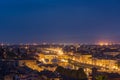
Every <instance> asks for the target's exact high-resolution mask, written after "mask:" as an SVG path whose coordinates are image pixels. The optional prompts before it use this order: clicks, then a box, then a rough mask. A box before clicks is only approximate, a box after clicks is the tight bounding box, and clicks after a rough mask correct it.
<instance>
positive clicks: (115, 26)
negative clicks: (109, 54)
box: [0, 0, 120, 43]
mask: <svg viewBox="0 0 120 80" xmlns="http://www.w3.org/2000/svg"><path fill="white" fill-rule="evenodd" d="M98 40H110V41H120V0H0V42H8V43H32V42H36V43H39V42H67V43H69V42H73V43H76V42H79V43H80V42H83V43H88V42H96V41H98Z"/></svg>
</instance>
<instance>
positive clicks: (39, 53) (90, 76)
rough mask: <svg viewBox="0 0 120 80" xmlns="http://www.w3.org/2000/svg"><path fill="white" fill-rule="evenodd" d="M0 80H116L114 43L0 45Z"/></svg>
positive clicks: (119, 52) (119, 49)
mask: <svg viewBox="0 0 120 80" xmlns="http://www.w3.org/2000/svg"><path fill="white" fill-rule="evenodd" d="M0 64H1V65H0V79H1V80H120V45H118V44H110V45H109V44H107V45H106V44H103V45H101V44H98V45H84V44H82V45H81V44H67V45H66V44H48V43H44V44H36V45H34V44H31V45H29V44H25V45H5V44H4V45H3V44H2V45H1V46H0Z"/></svg>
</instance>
